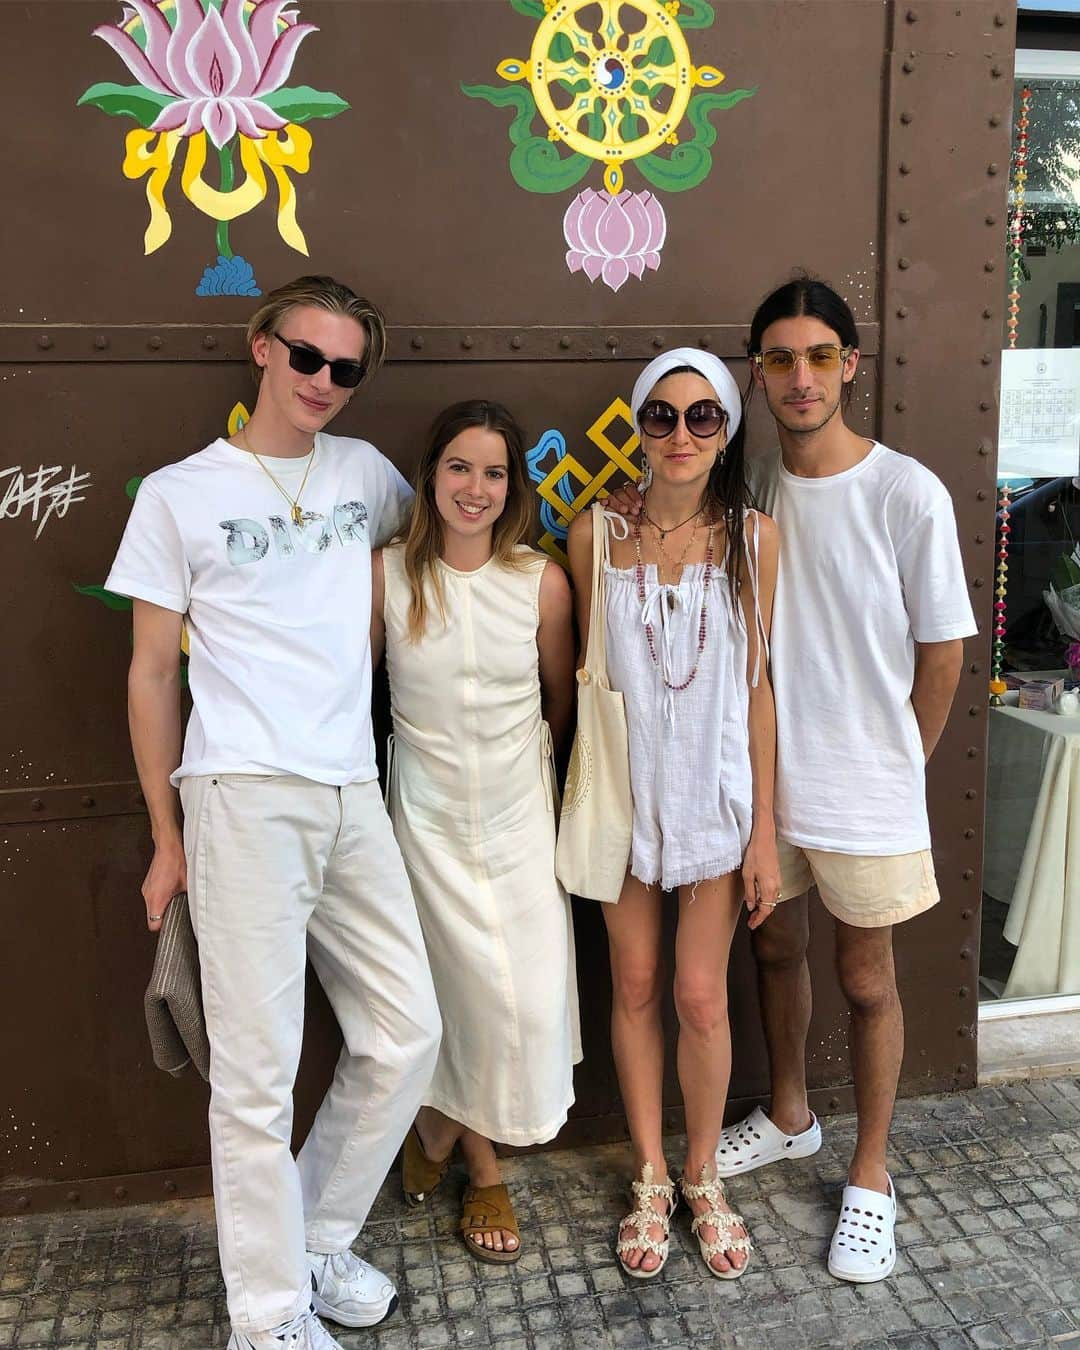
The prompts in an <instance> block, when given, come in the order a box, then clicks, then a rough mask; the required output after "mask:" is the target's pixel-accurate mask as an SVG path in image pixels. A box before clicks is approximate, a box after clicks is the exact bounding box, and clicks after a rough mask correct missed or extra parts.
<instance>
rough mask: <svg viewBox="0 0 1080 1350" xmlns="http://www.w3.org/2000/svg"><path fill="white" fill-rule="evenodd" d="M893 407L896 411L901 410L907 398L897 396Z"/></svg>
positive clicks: (905, 404) (904, 406) (905, 405)
mask: <svg viewBox="0 0 1080 1350" xmlns="http://www.w3.org/2000/svg"><path fill="white" fill-rule="evenodd" d="M893 407H894V408H895V409H896V411H897V412H903V411H904V409H905V408H906V407H907V399H904V398H898V399H897V400H896V402H895V403H894V404H893Z"/></svg>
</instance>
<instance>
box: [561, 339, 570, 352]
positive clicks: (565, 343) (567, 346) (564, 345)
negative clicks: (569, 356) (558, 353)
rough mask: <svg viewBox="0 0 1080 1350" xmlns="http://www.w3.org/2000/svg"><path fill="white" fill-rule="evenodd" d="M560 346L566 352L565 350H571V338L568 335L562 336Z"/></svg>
mask: <svg viewBox="0 0 1080 1350" xmlns="http://www.w3.org/2000/svg"><path fill="white" fill-rule="evenodd" d="M559 346H560V347H561V348H562V349H563V351H564V352H565V351H569V349H570V339H569V338H568V337H561V338H560V339H559Z"/></svg>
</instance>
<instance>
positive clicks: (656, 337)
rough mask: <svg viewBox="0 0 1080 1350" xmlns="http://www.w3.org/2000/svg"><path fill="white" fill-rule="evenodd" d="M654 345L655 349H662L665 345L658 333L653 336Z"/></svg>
mask: <svg viewBox="0 0 1080 1350" xmlns="http://www.w3.org/2000/svg"><path fill="white" fill-rule="evenodd" d="M652 345H653V346H654V347H662V346H663V345H664V339H663V338H662V337H661V336H660V334H659V333H656V334H655V335H654V336H653V340H652Z"/></svg>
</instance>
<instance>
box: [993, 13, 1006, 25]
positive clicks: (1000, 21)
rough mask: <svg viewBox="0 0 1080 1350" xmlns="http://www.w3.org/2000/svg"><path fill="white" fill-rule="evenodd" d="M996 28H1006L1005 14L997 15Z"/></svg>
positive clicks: (995, 19)
mask: <svg viewBox="0 0 1080 1350" xmlns="http://www.w3.org/2000/svg"><path fill="white" fill-rule="evenodd" d="M994 27H995V28H1004V27H1005V15H1004V14H995V15H994Z"/></svg>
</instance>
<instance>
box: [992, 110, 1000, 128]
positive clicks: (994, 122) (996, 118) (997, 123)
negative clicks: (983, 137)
mask: <svg viewBox="0 0 1080 1350" xmlns="http://www.w3.org/2000/svg"><path fill="white" fill-rule="evenodd" d="M990 125H991V126H992V127H999V126H1001V114H1000V113H991V114H990Z"/></svg>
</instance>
